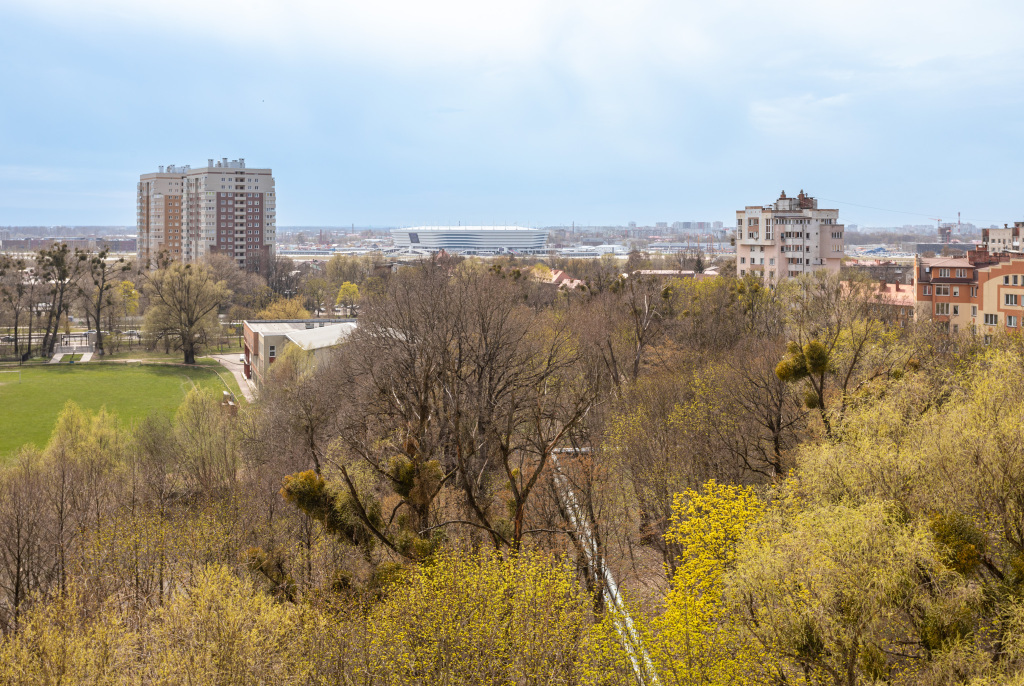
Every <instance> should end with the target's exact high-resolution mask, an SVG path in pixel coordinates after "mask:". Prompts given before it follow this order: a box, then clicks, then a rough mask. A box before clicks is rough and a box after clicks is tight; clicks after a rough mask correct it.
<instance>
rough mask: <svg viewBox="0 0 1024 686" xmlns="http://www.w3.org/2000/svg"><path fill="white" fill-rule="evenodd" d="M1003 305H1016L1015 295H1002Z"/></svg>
mask: <svg viewBox="0 0 1024 686" xmlns="http://www.w3.org/2000/svg"><path fill="white" fill-rule="evenodd" d="M1003 304H1004V305H1016V304H1017V294H1016V293H1006V294H1004V295H1003Z"/></svg>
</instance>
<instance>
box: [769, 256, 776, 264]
mask: <svg viewBox="0 0 1024 686" xmlns="http://www.w3.org/2000/svg"><path fill="white" fill-rule="evenodd" d="M768 264H769V265H773V264H775V258H774V257H769V258H768Z"/></svg>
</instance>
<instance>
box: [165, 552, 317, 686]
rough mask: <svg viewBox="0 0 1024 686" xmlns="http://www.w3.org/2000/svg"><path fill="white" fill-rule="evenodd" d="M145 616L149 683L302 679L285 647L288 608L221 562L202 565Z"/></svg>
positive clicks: (288, 644) (292, 617)
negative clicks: (190, 581)
mask: <svg viewBox="0 0 1024 686" xmlns="http://www.w3.org/2000/svg"><path fill="white" fill-rule="evenodd" d="M151 621H152V624H151V627H150V629H149V632H148V636H147V638H148V641H147V650H148V652H149V654H150V655H151V659H150V660H148V661H147V664H146V672H147V674H148V676H149V677H150V680H149V683H151V684H154V686H156V685H161V686H162V685H166V686H171V685H172V684H174V685H176V684H193V685H195V686H200V685H202V686H206V685H209V686H214V685H219V684H300V683H307V682H306V681H305V680H304V679H303V676H304V674H303V669H302V662H301V660H300V658H299V656H297V655H295V651H293V650H292V643H293V641H294V636H293V634H294V631H295V625H296V621H297V618H296V610H295V608H294V607H293V606H288V605H280V604H278V603H276V602H275V601H274V600H272V599H271V598H270V597H269V596H267V595H265V594H263V593H259V592H257V591H255V590H254V589H253V587H252V584H250V583H249V582H247V581H245V580H240V579H239V578H238V577H236V576H235V575H233V574H232V573H230V572H229V571H228V570H227V569H225V568H224V567H217V566H212V567H209V568H207V569H206V570H205V571H204V572H203V573H202V575H200V577H199V579H198V580H197V583H196V584H195V585H193V586H192V587H191V588H190V589H189V590H188V591H187V592H184V593H181V594H179V595H178V596H176V597H175V598H174V599H173V600H172V601H171V602H170V603H169V604H168V605H167V606H166V607H163V608H161V609H159V610H157V611H156V613H155V615H154V617H153V618H152V620H151Z"/></svg>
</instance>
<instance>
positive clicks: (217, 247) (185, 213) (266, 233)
mask: <svg viewBox="0 0 1024 686" xmlns="http://www.w3.org/2000/svg"><path fill="white" fill-rule="evenodd" d="M137 199H138V214H137V224H138V231H139V241H138V255H139V261H140V263H141V264H144V265H147V266H148V267H150V268H153V267H155V266H156V265H157V263H158V262H159V260H160V259H161V258H162V257H164V258H166V259H170V260H174V261H180V262H196V261H198V260H201V259H203V258H204V257H206V256H207V255H212V254H218V253H219V254H223V255H228V256H230V257H231V258H232V259H233V260H234V261H235V263H236V264H237V265H238V266H239V267H240V268H243V269H249V270H258V269H260V268H261V267H262V266H264V265H266V263H267V262H268V261H269V259H270V258H271V257H272V256H273V255H274V252H275V240H276V233H277V231H276V226H277V219H276V217H277V210H276V206H277V203H276V192H275V190H274V177H273V175H272V174H271V171H270V169H247V168H246V166H245V159H244V158H239V159H237V160H230V161H229V160H228V158H226V157H225V158H223V159H221V160H220V161H219V162H216V163H215V162H214V160H212V159H210V160H208V161H207V165H206V166H205V167H199V168H197V169H192V168H191V167H190V166H188V165H186V166H184V167H178V166H174V165H171V166H169V167H166V168H165V167H160V168H159V171H157V172H153V173H150V174H143V175H142V176H140V177H139V185H138V193H137Z"/></svg>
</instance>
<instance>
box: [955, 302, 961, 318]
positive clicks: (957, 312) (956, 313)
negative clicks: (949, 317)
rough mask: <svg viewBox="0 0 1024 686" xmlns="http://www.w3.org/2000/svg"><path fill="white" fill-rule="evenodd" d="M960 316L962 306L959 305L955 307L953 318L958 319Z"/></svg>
mask: <svg viewBox="0 0 1024 686" xmlns="http://www.w3.org/2000/svg"><path fill="white" fill-rule="evenodd" d="M959 315H960V306H959V305H953V316H954V317H957V316H959Z"/></svg>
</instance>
